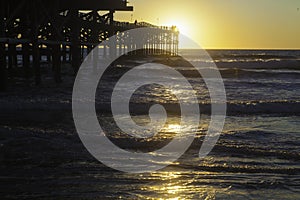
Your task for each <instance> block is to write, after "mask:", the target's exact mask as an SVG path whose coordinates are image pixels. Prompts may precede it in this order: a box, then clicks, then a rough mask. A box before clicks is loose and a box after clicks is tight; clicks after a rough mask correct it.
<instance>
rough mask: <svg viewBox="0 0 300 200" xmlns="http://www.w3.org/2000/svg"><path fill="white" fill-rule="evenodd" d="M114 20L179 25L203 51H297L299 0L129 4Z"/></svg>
mask: <svg viewBox="0 0 300 200" xmlns="http://www.w3.org/2000/svg"><path fill="white" fill-rule="evenodd" d="M130 5H132V6H134V12H132V13H131V12H118V13H116V14H115V16H116V19H118V20H124V21H130V20H131V19H132V20H133V21H134V20H135V19H137V20H138V21H147V22H150V23H154V24H159V25H172V24H174V25H178V26H179V29H181V32H182V33H183V34H185V35H187V36H189V37H191V38H192V39H193V40H195V41H196V42H197V43H199V44H200V45H201V46H203V47H204V48H223V49H224V48H225V49H226V48H228V49H234V48H244V49H300V10H299V9H298V8H300V0H131V1H130Z"/></svg>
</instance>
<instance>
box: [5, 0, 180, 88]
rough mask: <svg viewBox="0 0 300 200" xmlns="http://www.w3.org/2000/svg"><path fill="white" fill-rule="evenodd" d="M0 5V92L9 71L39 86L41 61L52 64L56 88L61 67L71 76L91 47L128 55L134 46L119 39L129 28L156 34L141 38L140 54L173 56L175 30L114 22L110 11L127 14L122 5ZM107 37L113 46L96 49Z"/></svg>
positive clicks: (9, 1) (108, 0)
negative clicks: (67, 67) (66, 66)
mask: <svg viewBox="0 0 300 200" xmlns="http://www.w3.org/2000/svg"><path fill="white" fill-rule="evenodd" d="M0 4H1V5H0V54H1V57H0V90H2V91H3V90H5V89H6V88H7V84H8V82H9V79H10V78H11V77H14V76H15V71H16V70H15V69H18V71H21V72H22V73H21V76H23V77H24V78H25V79H30V78H32V77H34V83H35V84H36V85H40V84H41V83H42V81H43V80H42V74H41V73H42V72H41V62H42V61H43V62H47V63H49V64H51V65H52V70H53V79H54V80H55V82H56V83H60V82H61V81H62V75H61V68H62V67H63V66H64V65H63V64H64V63H70V64H71V66H72V68H73V70H74V73H76V72H77V70H78V69H79V66H80V64H81V62H82V61H83V59H84V57H85V56H86V55H87V54H88V53H89V52H90V51H91V50H92V49H93V48H95V47H97V48H98V49H99V50H101V51H102V52H103V56H109V55H112V54H121V53H122V52H124V49H127V50H130V49H131V48H132V47H133V45H135V44H134V41H132V42H131V43H128V42H126V43H124V42H123V41H125V40H123V39H122V38H123V37H127V34H126V31H127V30H130V29H135V28H141V27H151V28H154V29H158V30H159V31H158V32H157V33H158V34H156V35H151V34H148V35H145V36H144V37H146V39H145V40H144V41H146V42H145V44H144V45H143V49H144V50H143V52H144V53H145V54H147V55H151V54H152V55H153V54H156V55H162V54H167V55H168V56H172V55H177V54H178V31H177V29H176V27H174V26H173V27H161V26H156V25H152V24H149V23H146V22H137V21H135V22H134V23H132V22H118V21H115V20H114V13H115V12H125V11H126V12H131V11H133V7H132V6H128V2H127V1H126V0H85V1H83V0H31V1H28V0H3V1H1V3H0ZM100 11H101V12H100ZM103 13H104V14H103ZM113 35H116V36H117V38H118V39H117V41H116V42H115V46H110V47H108V46H103V45H102V46H98V45H99V44H100V43H101V42H102V41H105V40H107V39H108V38H109V37H111V36H113ZM127 41H128V40H127Z"/></svg>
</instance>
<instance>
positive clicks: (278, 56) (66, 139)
mask: <svg viewBox="0 0 300 200" xmlns="http://www.w3.org/2000/svg"><path fill="white" fill-rule="evenodd" d="M194 52H195V51H193V50H184V51H182V52H181V53H182V54H184V55H186V56H187V57H188V58H189V61H190V62H201V63H203V65H204V66H205V65H206V64H207V65H209V63H207V61H206V60H204V59H203V60H202V59H201V58H200V59H199V56H198V55H194ZM209 53H210V55H211V57H212V58H213V59H214V60H215V62H216V64H217V66H218V67H219V69H220V72H221V74H222V77H223V79H224V84H225V88H226V94H227V103H228V116H227V118H226V123H225V127H224V130H223V132H222V135H221V137H220V139H219V141H218V143H217V145H216V146H215V148H214V149H213V151H212V152H211V153H210V154H209V155H208V156H207V157H205V158H204V159H200V158H198V152H199V148H200V146H201V143H202V140H203V137H204V135H205V133H206V130H207V126H208V123H209V120H210V116H209V107H210V101H209V93H208V91H207V89H206V87H205V84H204V82H203V80H202V79H201V78H200V79H199V77H195V76H194V69H192V68H188V67H187V66H183V65H178V66H176V67H175V68H176V69H177V70H179V71H181V72H182V73H183V74H186V75H187V79H188V80H189V81H190V82H191V83H192V85H193V87H194V88H196V90H197V91H198V92H197V95H198V101H199V105H200V108H201V109H202V111H201V112H202V113H203V114H202V115H201V125H200V127H199V130H198V134H197V137H196V139H195V141H194V143H193V144H192V146H191V147H190V148H189V150H188V151H187V152H186V153H185V154H184V155H183V156H182V157H181V158H180V159H179V160H178V161H177V162H175V163H173V164H171V165H169V166H168V167H167V168H165V169H163V170H160V171H157V172H153V173H145V174H126V173H122V172H117V171H114V170H112V169H110V168H108V167H106V166H104V165H103V164H101V163H99V162H98V161H97V160H95V159H94V158H93V157H92V156H90V155H89V153H88V152H87V151H86V150H85V149H84V147H83V145H82V144H81V142H80V140H79V138H78V137H77V135H76V130H75V128H74V125H73V122H72V116H71V111H70V105H71V99H70V98H71V88H70V87H66V88H64V89H63V90H62V89H59V90H56V89H51V88H47V89H46V91H38V92H36V91H32V92H31V93H30V94H31V95H27V94H25V93H20V94H16V93H11V94H9V95H7V96H4V95H3V96H1V109H2V110H3V111H5V112H3V113H1V114H0V115H1V127H0V133H1V137H0V149H1V156H0V159H1V177H0V178H1V190H0V192H1V193H0V196H1V197H2V198H7V199H9V198H10V199H119V198H120V199H122V198H123V199H299V198H300V115H299V114H300V51H237V50H234V51H232V50H230V51H229V50H227V51H225V50H222V51H212V50H211V51H209ZM111 87H113V84H112V83H111V79H107V80H106V81H103V85H102V86H101V85H100V86H99V88H100V89H105V90H106V92H104V93H100V94H99V96H98V97H97V106H98V107H99V108H102V107H105V106H103V105H102V104H105V105H106V106H107V103H109V98H108V96H109V95H107V92H109V91H110V88H111ZM180 92H182V93H184V92H185V88H180ZM49 93H50V94H51V95H49ZM32 96H33V97H34V98H32ZM188 100H189V99H186V101H188ZM132 101H133V104H132V109H133V110H134V111H135V112H138V110H139V109H141V107H139V106H138V105H139V104H144V105H145V104H146V105H147V104H149V102H152V103H153V102H155V103H162V104H164V105H166V106H169V107H170V109H173V107H174V109H175V110H176V99H174V95H172V94H170V93H168V92H166V91H165V90H164V89H163V88H161V87H159V86H155V85H154V86H148V87H146V88H141V89H140V90H139V91H137V92H136V93H135V94H134V95H133V98H132ZM97 106H96V107H97ZM146 107H147V106H146ZM100 110H101V109H100ZM99 119H100V122H101V124H102V125H104V126H105V128H106V130H107V131H108V132H109V134H111V137H112V138H111V139H112V140H115V141H117V142H119V144H120V145H121V146H122V147H123V148H130V147H131V145H130V143H127V142H126V141H127V140H126V138H124V135H123V134H122V133H120V132H118V131H117V130H115V127H114V124H113V123H112V121H113V120H112V118H111V117H110V115H109V114H107V113H104V114H101V112H100V113H99ZM135 120H136V121H137V122H138V123H145V122H147V120H148V116H147V115H145V114H139V115H138V116H135ZM178 121H179V115H178V114H176V112H175V114H174V113H173V114H172V115H171V116H170V119H169V121H168V124H167V125H166V127H165V128H164V129H163V130H162V131H161V136H162V137H161V138H156V140H157V141H152V142H154V143H155V142H161V141H163V140H165V139H168V138H169V137H172V135H171V134H170V133H173V132H175V131H176V129H177V128H178ZM187 134H188V132H187ZM126 145H127V146H126ZM143 145H144V146H143V147H142V148H147V146H146V144H144V143H143Z"/></svg>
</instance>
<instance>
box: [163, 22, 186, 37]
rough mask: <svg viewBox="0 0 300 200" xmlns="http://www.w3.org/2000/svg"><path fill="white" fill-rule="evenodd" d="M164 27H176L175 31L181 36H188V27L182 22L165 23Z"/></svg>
mask: <svg viewBox="0 0 300 200" xmlns="http://www.w3.org/2000/svg"><path fill="white" fill-rule="evenodd" d="M166 26H176V28H177V30H178V31H179V32H180V33H181V34H183V35H189V26H188V24H187V23H184V22H183V21H179V20H174V21H171V22H168V23H166Z"/></svg>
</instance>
